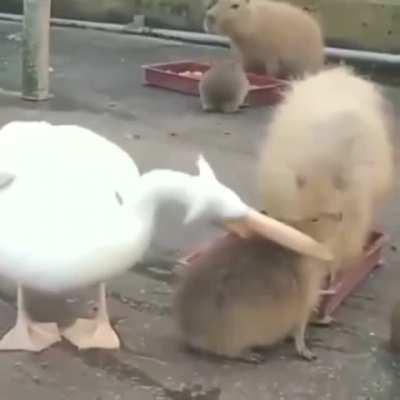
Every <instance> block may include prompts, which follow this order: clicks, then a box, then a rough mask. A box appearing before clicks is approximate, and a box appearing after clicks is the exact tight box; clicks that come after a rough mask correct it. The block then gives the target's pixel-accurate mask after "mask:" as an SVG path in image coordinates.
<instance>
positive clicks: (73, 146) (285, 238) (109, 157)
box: [0, 122, 331, 351]
mask: <svg viewBox="0 0 400 400" xmlns="http://www.w3.org/2000/svg"><path fill="white" fill-rule="evenodd" d="M198 167H199V170H200V174H199V175H198V176H191V175H188V174H184V173H180V172H174V171H170V170H157V171H152V172H149V173H146V174H144V175H142V176H139V172H138V169H137V167H136V165H135V163H134V161H133V160H132V159H131V157H130V156H129V155H128V154H127V153H126V152H124V151H123V150H122V149H120V148H119V147H118V146H116V145H114V144H113V143H111V142H109V141H108V140H106V139H105V138H102V137H100V136H98V135H96V134H94V133H93V132H91V131H89V130H87V129H84V128H81V127H78V126H53V125H50V124H48V123H46V122H12V123H10V124H8V125H6V126H4V127H3V128H2V129H1V130H0V274H1V275H3V276H5V277H8V278H11V279H13V280H14V281H15V282H16V283H17V285H18V295H17V299H18V310H17V321H16V325H15V326H14V328H13V329H11V330H10V331H9V332H8V333H7V334H6V335H5V336H4V337H3V339H2V340H1V341H0V349H2V350H28V351H40V350H43V349H45V348H47V347H49V346H50V345H52V344H54V343H55V342H57V341H59V340H60V339H61V335H62V336H64V337H65V338H66V339H68V340H69V341H71V342H72V343H73V344H74V345H76V346H77V347H78V348H81V349H82V348H118V347H119V339H118V336H117V335H116V333H115V331H114V330H113V329H112V327H111V325H110V322H109V318H108V313H107V307H106V294H105V284H104V283H103V282H105V281H106V280H107V279H109V278H110V277H112V276H113V275H116V274H119V273H122V272H124V271H126V270H128V269H129V268H130V267H131V266H132V265H133V264H134V263H135V262H137V261H138V260H139V259H140V258H141V257H142V255H143V253H144V251H145V250H146V248H147V246H148V245H149V242H150V239H151V237H152V233H153V229H154V226H155V223H156V221H155V215H156V211H157V210H158V208H159V207H160V206H161V205H162V204H163V203H164V202H170V201H175V202H180V203H182V204H183V205H184V206H185V207H186V211H187V214H186V219H185V222H188V221H192V220H194V219H196V218H206V219H208V220H210V222H213V223H220V224H221V225H222V224H224V225H225V227H226V228H227V229H229V230H231V231H235V232H237V233H239V234H241V235H244V236H246V235H248V234H251V233H252V232H258V233H260V234H262V235H264V236H265V237H266V238H269V239H272V240H275V241H277V242H279V243H281V244H283V245H286V246H288V247H290V248H292V249H293V250H296V251H299V252H302V253H305V254H308V255H312V256H316V257H319V258H323V259H330V258H331V255H330V254H329V252H328V251H327V249H326V248H325V247H323V246H322V245H320V244H319V243H317V242H315V241H314V240H312V239H311V238H309V237H308V236H305V235H303V234H301V233H300V232H298V231H295V230H294V229H292V228H289V227H287V226H286V225H283V224H281V223H279V222H277V221H275V220H272V219H270V218H268V217H266V216H264V215H262V214H260V213H258V212H257V211H255V210H253V209H251V208H250V207H248V206H246V205H245V204H244V203H243V202H242V201H241V200H240V199H239V197H238V196H237V195H236V194H235V193H234V192H232V191H231V190H230V189H228V188H227V187H225V186H223V185H222V184H221V183H219V182H218V181H217V179H216V178H215V176H214V173H213V172H212V170H211V168H210V167H209V165H208V164H207V162H206V161H205V160H204V159H203V158H202V157H200V158H199V161H198ZM95 283H96V284H98V300H99V311H98V314H97V316H96V317H95V318H94V319H93V320H90V319H78V320H77V321H76V322H75V323H74V324H73V325H72V326H71V327H69V328H67V329H66V330H64V331H63V332H60V331H59V329H58V327H57V324H55V323H39V322H35V321H33V320H32V319H30V317H29V316H28V314H27V312H26V308H25V303H24V287H26V288H32V289H36V290H40V291H44V292H57V293H58V292H62V291H65V290H69V289H76V288H80V287H85V286H88V285H91V284H95Z"/></svg>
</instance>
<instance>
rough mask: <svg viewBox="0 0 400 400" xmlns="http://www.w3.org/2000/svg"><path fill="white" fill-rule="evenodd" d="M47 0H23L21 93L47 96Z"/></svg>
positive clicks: (28, 96) (38, 97)
mask: <svg viewBox="0 0 400 400" xmlns="http://www.w3.org/2000/svg"><path fill="white" fill-rule="evenodd" d="M50 6H51V0H24V26H23V47H22V97H23V98H24V99H26V100H36V101H40V100H47V99H48V98H49V51H50V49H49V33H50Z"/></svg>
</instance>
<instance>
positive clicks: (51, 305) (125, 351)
mask: <svg viewBox="0 0 400 400" xmlns="http://www.w3.org/2000/svg"><path fill="white" fill-rule="evenodd" d="M19 31H20V26H18V25H16V24H11V23H0V46H1V47H0V49H1V50H0V88H1V90H0V110H1V111H0V125H3V124H4V123H6V122H9V121H11V120H15V119H24V120H35V119H46V120H48V121H50V122H54V123H68V124H71V123H76V124H80V125H83V126H85V127H88V128H91V129H93V130H94V131H96V132H98V133H100V134H102V135H104V136H106V137H108V138H109V139H111V140H112V141H114V142H116V143H118V144H119V145H121V146H122V147H123V148H125V149H126V150H127V151H128V152H129V153H130V154H132V156H133V157H134V159H135V160H136V162H137V164H138V166H139V168H140V169H141V170H142V171H146V170H149V169H152V168H156V167H157V168H160V167H167V168H176V169H179V170H182V171H187V172H191V173H194V172H195V171H196V170H195V160H196V157H197V155H198V154H199V153H200V152H201V153H203V154H204V155H205V156H206V158H207V159H208V160H209V162H210V163H211V165H212V166H213V168H214V169H215V171H216V174H217V175H218V177H219V178H220V179H221V180H222V181H223V182H224V183H226V184H227V185H229V186H231V187H232V188H233V189H234V190H236V191H237V192H238V193H240V195H241V196H242V197H243V198H244V199H245V200H246V201H247V202H249V203H250V204H252V205H254V206H258V205H259V199H258V196H257V191H256V161H257V157H256V156H257V147H258V144H259V142H260V139H261V138H262V136H263V129H264V125H265V123H266V122H267V120H268V116H269V113H270V109H268V108H254V109H248V110H246V111H245V112H243V113H241V114H238V115H231V116H221V115H217V114H215V115H214V114H207V115H205V114H203V113H202V112H201V110H200V104H199V100H198V99H197V98H195V97H187V96H183V95H180V94H177V93H172V92H167V91H163V90H156V89H151V88H148V87H144V86H143V85H142V78H143V75H142V70H141V65H142V64H146V63H150V62H163V61H172V60H178V59H193V58H195V59H198V60H207V59H209V58H210V57H211V58H214V57H219V56H221V55H223V53H224V51H225V50H223V49H220V48H211V47H205V46H203V47H200V46H192V45H188V44H181V43H179V42H172V41H164V40H158V39H148V38H143V37H138V36H129V35H118V34H111V33H104V32H95V31H90V30H78V29H61V28H57V29H52V32H51V34H52V58H51V66H52V68H53V72H52V73H51V75H52V86H51V88H52V93H53V94H54V98H53V99H52V100H51V101H49V102H44V103H40V104H37V103H30V102H23V101H22V100H20V98H19V97H18V96H17V95H16V94H15V92H18V91H19V90H20V70H21V65H20V44H21V42H20V41H19V37H18V33H19ZM15 34H16V35H15ZM10 35H11V36H10ZM383 82H388V81H387V80H383ZM389 82H391V81H389ZM385 90H386V92H387V95H388V97H389V98H391V99H392V100H393V101H394V102H395V104H396V105H397V107H399V106H400V88H398V87H396V86H386V87H385ZM399 146H400V143H399V140H398V139H397V138H396V149H399V148H400V147H399ZM399 200H400V192H399V188H398V185H397V188H396V193H395V195H394V197H393V201H392V202H391V204H389V205H388V207H387V208H386V210H385V212H384V213H383V215H382V222H383V225H384V227H385V230H386V231H387V232H388V233H389V234H390V235H391V246H388V249H387V251H386V265H385V267H384V268H382V269H380V270H379V271H377V272H375V273H374V274H373V275H372V276H371V277H370V279H369V280H368V281H367V282H365V284H363V285H362V286H361V287H360V288H359V289H358V290H357V292H355V293H354V294H353V295H352V296H351V297H350V298H349V299H348V300H347V301H346V302H345V304H344V305H343V306H342V307H341V308H340V310H339V311H338V312H337V314H336V315H335V318H336V321H337V322H336V323H335V324H334V325H333V326H332V327H330V328H311V329H310V331H309V334H310V346H311V347H312V348H313V349H314V350H315V352H316V353H317V355H318V360H317V361H315V362H313V363H307V362H304V361H302V360H299V359H297V358H296V356H295V354H294V350H293V348H292V345H291V344H287V343H285V344H282V345H280V346H278V347H276V348H274V349H271V350H270V351H268V356H267V357H266V358H267V359H266V361H265V362H264V363H262V364H260V365H251V364H245V363H241V362H233V361H232V362H231V361H226V360H218V359H210V358H206V357H203V356H199V355H195V354H190V353H188V352H187V351H186V350H185V349H184V348H183V347H182V345H181V344H180V342H179V341H178V339H177V336H176V332H175V326H174V324H173V320H172V319H171V315H170V303H171V296H172V293H173V284H174V273H173V267H174V265H175V260H176V258H177V257H178V256H179V254H181V250H182V249H190V248H192V247H193V246H195V245H196V243H201V242H202V241H203V240H205V239H207V238H209V237H210V235H214V234H215V232H213V231H211V230H210V228H208V227H205V226H195V227H191V228H187V229H185V230H183V229H181V228H180V224H179V221H180V218H181V212H180V210H172V209H171V210H164V212H163V215H162V218H161V220H160V224H159V229H158V232H157V235H156V238H155V240H154V243H153V245H152V247H151V250H150V251H149V254H148V255H147V257H146V259H145V261H144V262H143V263H140V264H138V265H136V266H134V267H133V268H132V270H131V271H129V272H128V273H127V274H125V275H124V276H121V277H117V278H115V279H114V280H113V281H112V282H110V285H109V294H110V296H109V302H110V313H111V315H112V320H113V323H114V325H115V327H116V329H117V331H118V333H119V334H120V336H121V339H122V342H123V346H122V348H121V350H120V351H116V352H108V351H83V352H78V351H77V350H75V349H74V348H72V347H71V346H69V345H68V344H67V343H61V344H59V345H56V346H54V347H53V348H51V349H49V350H47V351H45V352H43V353H41V354H38V355H35V354H25V353H4V354H0V388H1V389H0V393H1V397H2V398H4V399H6V400H21V399H24V398H26V397H27V396H29V397H30V398H31V399H32V400H39V399H40V400H61V399H63V400H67V399H68V400H128V399H141V400H147V399H157V400H161V399H172V400H186V399H199V400H228V399H229V400H236V399H251V400H259V399H260V400H261V399H263V400H264V399H265V400H269V399H271V400H284V399H286V400H303V399H304V400H306V399H310V400H313V399H318V400H322V399H327V400H328V399H332V400H349V399H351V400H353V399H354V400H367V399H369V400H396V399H400V356H395V355H393V354H391V353H390V352H389V351H388V350H387V339H388V335H389V326H388V315H389V313H390V309H391V306H392V304H393V302H394V301H395V300H397V299H398V298H399V299H400V294H399V286H400V269H399V268H400V257H399V254H398V252H397V251H396V249H397V246H398V244H399V240H400V209H399V207H398V204H399ZM14 297H15V289H14V286H13V284H12V283H10V282H6V281H5V280H2V281H1V282H0V298H1V301H0V330H1V332H4V331H6V330H7V329H8V327H9V326H10V325H11V324H12V323H13V321H14V318H15V305H14ZM92 297H93V291H92V290H87V291H85V292H84V293H82V292H79V293H69V294H67V295H66V296H63V297H62V298H47V297H44V296H43V295H38V294H35V293H32V294H30V297H29V299H30V300H31V301H30V303H31V304H32V313H34V315H35V316H36V317H37V318H39V319H41V320H58V321H60V323H68V321H70V320H71V318H73V316H76V315H78V314H79V315H85V314H91V313H93V302H92V301H91V300H92Z"/></svg>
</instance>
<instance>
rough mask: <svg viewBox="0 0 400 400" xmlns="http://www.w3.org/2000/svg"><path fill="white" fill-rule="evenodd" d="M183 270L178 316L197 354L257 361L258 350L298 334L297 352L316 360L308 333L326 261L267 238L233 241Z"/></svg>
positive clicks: (296, 341)
mask: <svg viewBox="0 0 400 400" xmlns="http://www.w3.org/2000/svg"><path fill="white" fill-rule="evenodd" d="M234 240H236V241H237V242H235V243H234V245H232V244H230V245H229V242H228V243H227V244H224V245H222V246H219V247H217V248H216V249H214V250H213V251H212V252H211V255H209V256H208V257H207V258H205V259H200V261H198V262H195V264H194V265H191V266H189V267H186V270H185V272H184V274H183V276H182V277H181V279H182V280H181V282H180V283H179V286H178V289H177V292H176V297H175V304H174V305H175V307H174V310H175V316H176V320H177V323H178V327H179V330H180V332H181V335H182V338H183V341H184V342H185V343H186V344H187V345H189V346H190V347H191V348H193V349H198V350H201V351H205V352H207V353H213V354H216V355H219V356H224V357H229V358H238V359H241V358H242V359H246V360H248V359H249V358H250V359H251V360H253V355H254V353H252V352H251V348H252V347H254V346H272V345H274V344H276V343H278V342H279V341H282V340H284V339H285V338H287V337H294V339H295V347H296V351H297V353H298V354H299V355H300V356H301V357H303V358H305V359H307V360H312V359H314V358H315V356H314V354H313V353H312V352H311V351H310V350H309V349H308V347H307V346H306V344H305V338H304V336H305V331H306V327H307V324H308V322H309V319H310V317H311V314H312V313H313V311H314V310H315V308H316V307H317V305H318V302H319V294H320V288H321V285H322V280H323V278H324V276H326V270H325V268H324V264H323V261H320V260H316V259H313V258H310V257H306V256H302V255H299V254H296V253H294V252H292V251H290V250H288V249H286V248H284V247H281V246H279V245H276V244H274V243H272V242H267V241H265V240H263V239H259V238H252V239H247V240H239V239H234Z"/></svg>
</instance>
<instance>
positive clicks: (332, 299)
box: [181, 231, 388, 319]
mask: <svg viewBox="0 0 400 400" xmlns="http://www.w3.org/2000/svg"><path fill="white" fill-rule="evenodd" d="M241 240H243V239H240V238H239V237H237V236H235V235H233V234H225V235H223V236H222V237H219V238H217V239H216V240H214V241H212V242H210V243H208V244H206V245H205V246H203V247H202V248H200V249H197V250H196V251H193V252H191V253H190V254H189V255H188V256H186V257H184V258H183V259H181V264H184V265H186V267H187V268H190V267H191V266H193V265H194V264H196V261H198V260H199V258H203V257H205V258H206V259H207V257H208V255H211V253H213V252H218V251H219V248H220V247H221V248H224V249H225V250H226V248H227V247H228V248H229V247H231V246H237V245H238V242H240V241H241ZM387 242H388V236H387V235H386V234H384V233H382V232H379V231H373V232H371V235H370V238H369V240H368V243H367V244H366V247H365V252H364V256H363V257H362V259H361V260H360V261H358V262H357V263H356V265H354V268H352V269H351V270H350V272H349V273H347V274H345V275H342V276H341V277H338V279H337V280H336V281H335V282H334V283H333V284H332V285H331V286H330V287H326V288H324V289H328V290H330V291H331V290H332V291H334V294H327V295H323V296H322V301H321V304H320V308H319V315H318V318H321V319H322V318H324V317H329V316H331V315H332V314H333V313H334V311H336V309H337V308H338V307H339V306H340V304H341V303H342V302H343V301H344V300H345V299H346V297H347V296H349V294H351V293H352V291H353V290H354V289H355V288H356V287H357V286H358V285H359V284H360V283H361V282H362V281H364V280H365V279H366V278H367V276H368V275H369V273H370V272H371V271H372V270H373V269H375V268H377V267H379V266H382V265H383V260H382V250H383V247H384V245H385V244H386V243H387ZM232 262H234V260H232Z"/></svg>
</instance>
